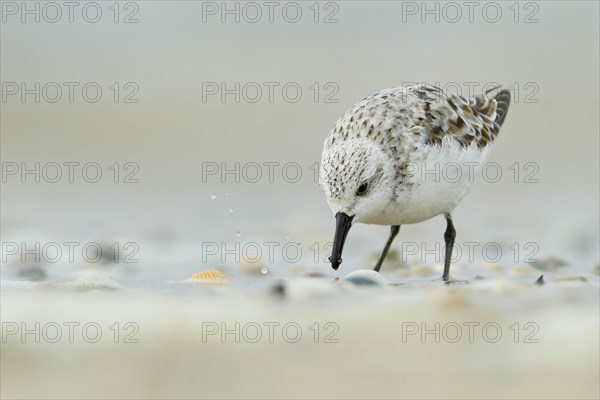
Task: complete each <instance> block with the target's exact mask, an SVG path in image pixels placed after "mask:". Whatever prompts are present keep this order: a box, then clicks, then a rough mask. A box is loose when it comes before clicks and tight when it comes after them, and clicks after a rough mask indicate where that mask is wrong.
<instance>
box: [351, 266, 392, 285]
mask: <svg viewBox="0 0 600 400" xmlns="http://www.w3.org/2000/svg"><path fill="white" fill-rule="evenodd" d="M341 282H351V283H353V284H355V285H358V286H382V285H385V284H387V281H386V280H385V278H384V277H383V276H381V274H380V273H379V272H377V271H374V270H372V269H359V270H357V271H353V272H350V273H349V274H348V275H346V276H345V277H343V278H342V279H341Z"/></svg>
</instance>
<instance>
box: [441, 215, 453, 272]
mask: <svg viewBox="0 0 600 400" xmlns="http://www.w3.org/2000/svg"><path fill="white" fill-rule="evenodd" d="M446 224H447V225H446V232H445V233H444V240H445V241H446V257H445V259H444V275H443V276H442V279H443V280H444V282H448V281H449V280H450V259H451V258H452V248H453V247H454V239H455V238H456V230H454V225H453V224H452V217H451V216H450V214H446Z"/></svg>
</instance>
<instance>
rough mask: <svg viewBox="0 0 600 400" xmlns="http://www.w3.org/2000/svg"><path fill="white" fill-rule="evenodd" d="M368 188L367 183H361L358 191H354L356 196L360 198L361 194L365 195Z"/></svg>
mask: <svg viewBox="0 0 600 400" xmlns="http://www.w3.org/2000/svg"><path fill="white" fill-rule="evenodd" d="M368 188H369V184H368V183H367V182H363V183H361V184H360V186H359V187H358V189H356V195H357V196H362V195H363V194H365V193H367V189H368Z"/></svg>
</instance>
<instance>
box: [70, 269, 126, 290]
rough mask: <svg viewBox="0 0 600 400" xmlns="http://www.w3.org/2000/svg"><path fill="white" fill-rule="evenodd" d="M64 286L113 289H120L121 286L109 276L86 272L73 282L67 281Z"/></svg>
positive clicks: (81, 288) (78, 288) (84, 288)
mask: <svg viewBox="0 0 600 400" xmlns="http://www.w3.org/2000/svg"><path fill="white" fill-rule="evenodd" d="M65 287H67V288H68V289H73V290H81V291H87V290H95V289H97V290H115V289H121V288H122V286H121V284H120V283H119V282H117V281H115V280H114V279H112V278H111V277H108V276H104V275H99V274H95V273H88V274H85V275H82V276H80V277H79V278H77V279H75V280H74V281H73V282H68V283H66V284H65Z"/></svg>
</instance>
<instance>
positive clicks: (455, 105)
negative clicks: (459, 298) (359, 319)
mask: <svg viewBox="0 0 600 400" xmlns="http://www.w3.org/2000/svg"><path fill="white" fill-rule="evenodd" d="M497 89H498V88H494V89H492V90H490V91H487V92H486V93H485V94H482V95H478V96H475V97H474V98H465V97H463V96H460V95H457V94H452V93H447V92H445V91H444V90H442V89H440V88H438V87H435V86H430V85H425V84H423V85H415V86H408V87H397V88H391V89H384V90H382V91H380V92H377V93H375V94H373V95H371V96H368V97H366V98H364V99H362V100H361V101H359V102H358V103H356V104H355V105H354V106H352V107H351V108H350V109H349V110H348V111H346V113H345V114H344V115H343V116H342V117H341V118H340V119H339V120H338V121H337V123H336V124H335V126H334V127H333V129H332V130H331V132H330V133H329V135H328V136H327V139H326V140H325V144H324V147H323V154H322V159H321V167H320V171H319V181H320V184H321V186H322V188H323V190H324V191H325V195H326V197H327V202H328V204H329V207H330V208H331V210H332V211H333V214H334V215H335V219H336V228H335V235H334V240H333V252H332V254H331V256H330V257H329V261H330V262H331V266H332V267H333V269H334V270H337V269H338V267H339V265H340V264H341V262H342V257H341V255H342V250H343V248H344V243H345V241H346V237H347V235H348V232H349V230H350V228H351V226H352V224H353V223H355V222H360V223H365V224H377V225H387V226H390V227H391V228H390V234H389V237H388V239H387V242H386V244H385V246H384V248H383V251H382V253H381V256H380V257H379V260H378V262H377V264H376V265H375V268H374V270H375V271H379V270H380V269H381V266H382V264H383V261H384V259H385V256H386V255H387V253H388V251H389V249H390V246H391V245H392V242H393V240H394V238H395V237H396V235H398V232H399V231H400V226H401V225H403V224H415V223H419V222H422V221H425V220H428V219H430V218H433V217H435V216H437V215H440V214H442V215H444V216H445V218H446V231H445V233H444V241H445V246H446V247H445V257H444V273H443V276H442V279H443V280H444V281H446V282H448V281H449V280H450V260H451V258H452V247H453V246H454V239H455V237H456V230H455V229H454V224H453V223H452V216H451V214H452V211H453V210H454V208H455V207H456V206H457V205H458V203H459V202H460V201H461V200H462V198H463V197H464V196H465V195H466V194H467V192H468V190H469V188H470V186H471V184H472V182H473V179H472V175H473V174H474V173H476V172H477V171H478V169H480V167H481V165H482V163H483V161H484V160H485V158H486V156H487V154H488V153H489V150H490V148H491V147H492V145H493V143H494V140H495V139H496V137H497V136H498V132H499V131H500V127H501V126H502V124H503V122H504V119H505V118H506V114H507V112H508V107H509V104H510V92H509V91H508V90H506V89H503V90H499V91H498V92H497V94H496V95H495V96H494V97H488V96H487V95H488V94H489V93H490V92H491V91H493V90H497ZM449 166H452V168H454V169H455V170H456V172H457V173H458V176H456V175H457V174H456V173H455V174H454V175H453V176H452V179H449V178H448V176H445V174H441V173H440V171H444V168H446V167H449Z"/></svg>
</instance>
